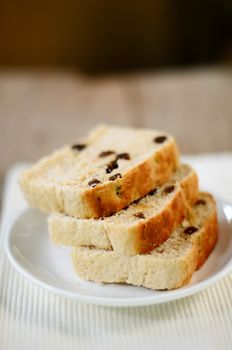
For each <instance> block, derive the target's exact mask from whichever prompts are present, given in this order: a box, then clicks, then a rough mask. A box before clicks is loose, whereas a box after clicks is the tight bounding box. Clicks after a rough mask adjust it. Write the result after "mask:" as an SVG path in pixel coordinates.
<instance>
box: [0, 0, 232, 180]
mask: <svg viewBox="0 0 232 350" xmlns="http://www.w3.org/2000/svg"><path fill="white" fill-rule="evenodd" d="M231 68H232V1H231V0H202V1H199V0H195V1H194V0H189V1H187V0H186V1H184V0H175V1H173V0H172V1H171V0H152V1H148V0H145V1H138V0H133V1H132V0H124V1H120V0H119V1H110V0H108V1H107V0H98V1H94V0H92V1H89V0H66V1H59V0H56V1H55V0H47V1H45V0H41V1H29V0H21V1H19V0H18V1H17V0H0V130H1V137H0V152H1V157H0V184H1V176H4V174H5V172H6V170H7V169H8V168H9V167H10V166H11V165H13V164H15V163H17V162H21V161H27V162H31V161H35V160H37V159H38V158H40V157H41V156H43V155H45V154H47V153H49V152H51V151H52V150H54V149H55V148H57V147H59V146H61V145H63V144H64V143H66V142H68V141H69V140H71V139H76V138H78V137H79V136H81V135H84V134H85V133H86V132H87V131H89V129H91V128H92V127H94V126H96V124H98V123H102V122H105V123H109V124H120V125H130V126H134V127H147V128H155V129H164V130H166V131H168V132H170V133H172V134H173V135H174V136H175V137H176V139H177V142H178V144H179V146H180V150H181V152H182V153H200V152H221V151H232V69H231Z"/></svg>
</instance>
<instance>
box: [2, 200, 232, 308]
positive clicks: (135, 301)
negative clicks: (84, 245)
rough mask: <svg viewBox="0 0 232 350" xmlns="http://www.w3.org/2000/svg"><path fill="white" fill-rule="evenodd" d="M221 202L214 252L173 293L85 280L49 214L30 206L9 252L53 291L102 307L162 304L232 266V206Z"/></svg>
mask: <svg viewBox="0 0 232 350" xmlns="http://www.w3.org/2000/svg"><path fill="white" fill-rule="evenodd" d="M217 205H218V216H219V225H220V231H219V239H218V243H217V246H216V248H215V250H214V251H213V253H212V254H211V255H210V258H209V259H208V260H207V262H206V263H205V264H204V266H203V267H202V268H201V269H200V270H199V271H197V272H195V273H194V275H193V278H192V280H191V282H190V283H189V284H188V285H187V286H185V287H182V288H180V289H176V290H173V291H152V290H148V289H145V288H142V287H134V286H128V285H116V284H111V285H110V284H97V283H94V282H85V281H82V280H81V279H79V278H78V276H77V275H76V274H75V273H74V271H73V268H72V265H71V261H70V258H69V253H70V249H67V248H62V247H56V246H54V245H53V244H52V243H51V241H50V238H49V235H48V230H47V223H46V215H45V214H42V213H40V212H39V211H37V210H35V209H27V210H26V211H25V212H24V213H23V214H21V215H20V216H19V217H18V219H17V220H16V222H15V223H14V225H13V227H12V229H11V231H10V232H9V235H8V237H7V241H6V250H7V253H8V256H9V259H10V260H11V262H12V263H13V264H14V266H15V267H16V268H17V269H18V270H19V271H20V272H21V273H23V275H24V276H26V277H27V278H28V279H29V280H30V281H33V282H34V283H36V284H37V285H39V286H40V287H43V288H45V289H48V290H50V291H51V292H54V293H57V294H60V295H63V296H66V297H71V298H73V299H76V300H79V301H83V302H87V303H92V304H98V305H109V306H138V305H148V304H158V303H163V302H167V301H170V300H174V299H179V298H183V297H185V296H188V295H191V294H194V293H197V292H199V291H201V290H203V289H204V288H206V287H208V286H210V285H212V284H213V283H215V282H216V281H218V280H219V279H220V278H222V277H223V276H224V275H225V274H226V273H227V272H228V271H229V270H230V269H231V268H232V232H231V231H232V230H231V227H230V224H231V221H232V207H231V206H230V205H228V204H225V203H223V202H221V201H218V202H217Z"/></svg>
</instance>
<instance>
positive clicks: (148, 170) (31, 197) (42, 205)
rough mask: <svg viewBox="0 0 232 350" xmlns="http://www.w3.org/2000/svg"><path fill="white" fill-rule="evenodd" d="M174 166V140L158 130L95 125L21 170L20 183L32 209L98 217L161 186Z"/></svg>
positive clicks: (176, 158) (176, 161)
mask: <svg viewBox="0 0 232 350" xmlns="http://www.w3.org/2000/svg"><path fill="white" fill-rule="evenodd" d="M178 165H179V153H178V149H177V146H176V143H175V140H174V139H173V137H172V136H170V135H168V134H166V133H164V132H160V131H155V130H146V129H132V128H123V127H100V128H98V129H97V130H95V131H93V132H92V133H91V134H90V136H89V137H87V139H86V140H82V141H81V142H80V143H78V144H73V145H70V146H65V147H64V148H62V149H61V150H59V151H57V152H55V153H53V154H52V155H50V156H48V157H46V158H44V159H42V160H41V161H40V162H38V163H37V164H36V165H34V166H33V167H32V168H31V169H29V170H26V171H25V172H24V173H23V174H22V176H21V178H20V183H21V187H22V189H23V192H24V195H25V198H26V200H27V201H28V203H29V204H30V205H31V206H33V207H37V208H38V209H41V210H43V211H46V212H54V211H57V212H61V213H66V214H69V215H73V216H78V217H82V218H90V217H95V218H99V217H102V216H107V215H110V214H112V213H113V212H118V211H119V210H120V209H122V208H124V207H126V206H128V205H129V204H130V203H131V202H133V201H134V200H136V199H138V198H141V197H143V196H144V195H145V194H147V193H148V192H150V191H151V190H152V189H153V188H154V187H156V186H157V185H161V184H163V183H164V182H165V181H167V180H168V178H169V177H170V176H171V174H172V173H173V171H175V170H176V169H177V167H178Z"/></svg>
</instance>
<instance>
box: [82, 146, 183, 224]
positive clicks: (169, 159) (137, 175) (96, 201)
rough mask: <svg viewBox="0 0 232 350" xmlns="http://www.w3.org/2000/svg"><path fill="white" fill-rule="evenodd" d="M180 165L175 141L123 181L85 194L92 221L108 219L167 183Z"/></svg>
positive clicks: (117, 181)
mask: <svg viewBox="0 0 232 350" xmlns="http://www.w3.org/2000/svg"><path fill="white" fill-rule="evenodd" d="M178 165H179V159H178V150H177V146H176V143H175V141H174V140H173V141H172V142H169V143H168V144H167V145H166V146H164V147H163V148H162V149H160V151H158V152H156V153H155V154H154V155H153V156H152V157H150V158H148V159H147V160H146V161H144V162H143V163H141V164H139V165H138V166H137V167H136V168H134V169H132V170H131V171H129V172H128V173H127V174H125V175H124V176H123V178H121V179H117V180H116V181H114V182H112V183H106V184H104V185H99V186H96V187H94V188H93V189H90V190H88V191H85V193H84V194H83V200H84V201H85V202H86V204H87V205H88V207H89V208H90V210H91V216H92V217H94V218H100V217H103V216H108V215H110V214H112V213H115V212H118V211H119V210H121V209H123V208H124V207H126V206H127V205H128V204H130V203H131V202H133V201H134V200H136V199H139V198H141V197H143V196H145V195H146V194H147V193H148V192H150V191H151V190H152V189H154V187H156V186H158V185H162V184H163V183H165V182H166V181H167V180H168V179H169V177H170V176H171V174H172V173H173V172H174V171H175V170H176V169H177V167H178Z"/></svg>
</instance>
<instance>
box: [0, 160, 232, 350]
mask: <svg viewBox="0 0 232 350" xmlns="http://www.w3.org/2000/svg"><path fill="white" fill-rule="evenodd" d="M183 158H184V160H186V161H189V162H190V163H191V164H192V165H193V166H194V167H195V168H196V170H197V171H198V173H199V177H200V183H201V185H202V187H204V188H205V189H208V190H211V191H213V192H214V193H216V194H218V195H220V196H221V197H222V198H224V199H226V200H227V201H230V202H232V154H220V155H218V154H213V155H202V156H191V157H183ZM23 168H24V166H23V165H18V166H16V167H14V168H13V169H12V170H11V171H10V172H9V174H8V176H7V178H6V184H5V195H4V200H3V213H2V227H1V228H2V229H1V236H0V239H1V246H0V349H1V350H13V349H17V350H21V349H24V350H27V349H33V350H37V349H43V350H46V349H49V350H51V349H56V350H60V349H62V350H63V349H65V350H67V349H68V350H70V349H78V350H81V349H96V350H98V349H101V350H104V349H107V350H109V349H120V350H123V349H162V350H165V349H168V350H170V349H178V350H179V349H185V350H186V349H188V350H190V349H198V350H199V349H204V350H206V349H210V350H213V349H215V350H218V349H228V350H229V349H232V273H230V274H229V275H228V276H226V277H225V278H223V279H222V280H221V281H220V282H218V283H216V284H215V285H214V286H212V287H210V288H208V289H206V290H205V291H203V292H200V293H199V294H197V295H194V296H191V297H187V298H185V299H182V300H178V301H173V302H170V303H167V304H161V305H154V306H145V307H136V308H109V307H101V306H93V305H87V304H82V303H78V302H76V301H74V300H69V299H66V298H62V297H60V296H57V295H54V294H51V293H49V292H48V291H45V290H43V289H41V288H39V287H37V286H35V285H33V284H32V283H30V282H28V281H27V280H26V279H25V278H24V277H23V276H21V275H20V274H19V273H18V272H17V271H16V270H15V269H14V268H13V267H12V266H11V264H10V262H9V261H8V259H7V257H6V255H5V253H4V249H3V241H4V236H5V234H6V232H7V230H8V229H9V228H10V225H11V224H12V221H13V220H14V219H15V217H16V216H17V215H18V213H19V212H20V211H21V210H22V209H23V208H24V207H25V202H24V201H23V199H22V196H21V192H20V190H19V187H18V185H17V178H18V175H19V173H20V172H21V170H22V169H23Z"/></svg>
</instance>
